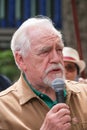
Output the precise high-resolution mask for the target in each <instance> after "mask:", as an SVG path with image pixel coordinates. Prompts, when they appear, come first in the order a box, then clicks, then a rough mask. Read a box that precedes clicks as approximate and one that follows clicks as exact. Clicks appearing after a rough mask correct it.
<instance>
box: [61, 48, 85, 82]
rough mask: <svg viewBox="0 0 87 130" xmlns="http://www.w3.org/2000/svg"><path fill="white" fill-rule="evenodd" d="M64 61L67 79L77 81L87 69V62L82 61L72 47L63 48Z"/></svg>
mask: <svg viewBox="0 0 87 130" xmlns="http://www.w3.org/2000/svg"><path fill="white" fill-rule="evenodd" d="M63 60H64V66H65V76H66V79H68V80H76V81H77V80H78V78H79V76H80V74H81V72H82V71H83V70H84V69H85V67H86V64H85V61H83V60H81V59H80V57H79V54H78V52H77V50H75V49H73V48H71V47H64V48H63Z"/></svg>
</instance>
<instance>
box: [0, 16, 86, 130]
mask: <svg viewBox="0 0 87 130" xmlns="http://www.w3.org/2000/svg"><path fill="white" fill-rule="evenodd" d="M11 49H12V52H13V55H14V59H15V62H16V64H17V66H18V68H19V69H20V71H21V76H20V78H19V80H18V81H17V82H16V83H14V84H13V85H12V86H11V87H10V88H8V89H7V90H5V91H3V92H1V94H0V129H1V130H4V129H6V130H87V111H86V108H87V97H86V96H85V95H86V94H87V89H86V86H85V85H84V84H83V85H82V84H81V87H79V86H80V84H79V83H77V82H76V83H73V82H68V83H67V81H65V83H66V85H65V89H64V97H65V98H66V100H65V103H58V101H57V99H56V94H55V91H54V89H53V88H52V83H53V81H54V80H55V79H56V78H62V79H64V67H63V66H64V63H63V55H62V49H63V41H62V36H61V33H60V32H59V31H57V30H56V29H55V27H54V26H53V24H52V22H51V20H50V19H48V18H45V17H42V18H40V17H39V18H37V17H35V18H30V19H28V20H27V21H25V22H24V23H23V24H22V25H21V26H20V27H19V29H18V30H17V31H16V32H15V34H14V35H13V38H12V41H11ZM81 89H84V90H82V91H81ZM85 90H86V91H85ZM83 95H84V96H85V98H84V96H83ZM83 99H85V100H83ZM80 100H82V102H80ZM77 103H78V104H77ZM81 105H82V106H81ZM83 107H84V110H83Z"/></svg>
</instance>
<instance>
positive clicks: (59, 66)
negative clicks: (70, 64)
mask: <svg viewBox="0 0 87 130" xmlns="http://www.w3.org/2000/svg"><path fill="white" fill-rule="evenodd" d="M54 69H61V70H62V71H64V67H63V65H62V64H60V63H59V64H53V65H52V66H50V67H49V68H47V69H46V71H45V74H47V73H49V72H50V71H52V70H54Z"/></svg>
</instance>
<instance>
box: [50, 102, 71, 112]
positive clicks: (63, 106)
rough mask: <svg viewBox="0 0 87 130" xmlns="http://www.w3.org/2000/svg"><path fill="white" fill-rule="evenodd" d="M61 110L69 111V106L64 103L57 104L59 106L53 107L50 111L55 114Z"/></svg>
mask: <svg viewBox="0 0 87 130" xmlns="http://www.w3.org/2000/svg"><path fill="white" fill-rule="evenodd" d="M62 108H67V109H69V106H68V105H67V104H65V103H59V104H57V105H55V106H54V107H52V109H51V111H52V112H53V113H56V112H57V111H59V110H60V109H62Z"/></svg>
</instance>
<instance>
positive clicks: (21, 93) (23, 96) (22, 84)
mask: <svg viewBox="0 0 87 130" xmlns="http://www.w3.org/2000/svg"><path fill="white" fill-rule="evenodd" d="M16 86H17V87H16V90H17V93H18V97H19V102H20V104H21V105H23V104H25V103H26V102H28V101H29V100H31V99H32V98H35V97H36V98H38V96H37V95H36V94H35V93H34V92H33V91H32V89H31V88H30V87H29V86H28V84H27V83H26V81H25V80H24V78H23V75H22V74H21V76H20V78H19V80H18V81H17V82H16ZM38 99H39V98H38Z"/></svg>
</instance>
